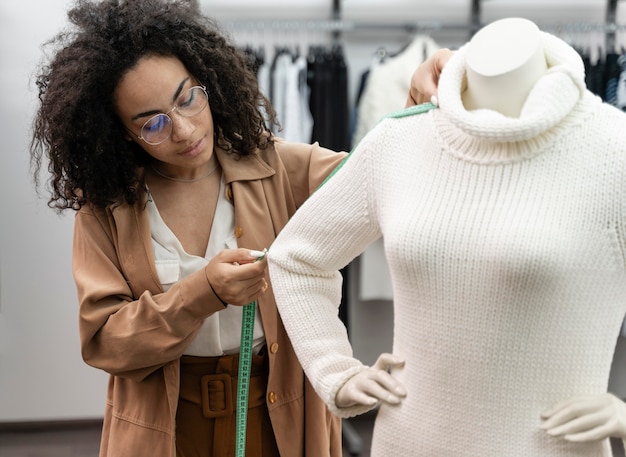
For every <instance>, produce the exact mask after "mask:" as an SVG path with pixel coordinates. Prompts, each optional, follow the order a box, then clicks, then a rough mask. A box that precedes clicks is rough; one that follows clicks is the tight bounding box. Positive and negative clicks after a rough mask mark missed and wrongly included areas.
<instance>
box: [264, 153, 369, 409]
mask: <svg viewBox="0 0 626 457" xmlns="http://www.w3.org/2000/svg"><path fill="white" fill-rule="evenodd" d="M369 152H370V150H369V146H368V142H367V141H364V142H363V143H362V145H361V146H360V147H359V148H358V149H357V150H355V151H354V152H353V153H352V154H351V155H350V156H349V158H348V159H347V160H345V161H344V163H343V164H342V166H341V167H340V168H339V169H337V170H336V172H335V173H334V174H333V175H332V177H331V178H330V179H329V180H328V181H327V182H326V183H325V184H324V185H322V187H320V188H319V189H318V190H317V191H315V192H314V193H313V195H312V196H311V197H309V199H308V200H307V201H306V202H305V203H304V204H303V205H302V207H301V208H300V209H299V210H298V211H297V212H296V214H295V215H294V216H293V217H292V219H291V220H290V222H289V223H288V224H287V226H286V227H285V228H284V229H283V230H282V232H281V233H280V234H279V236H278V237H277V239H276V241H275V242H274V243H273V245H272V247H271V248H270V254H269V256H268V259H269V260H268V262H269V271H270V275H271V279H272V284H273V290H274V294H275V297H276V303H277V305H278V309H279V312H280V313H281V316H282V319H283V322H284V325H285V328H286V329H287V332H288V334H289V337H290V340H291V342H292V344H293V346H294V349H295V351H296V354H297V356H298V358H299V359H300V362H301V364H302V366H303V368H304V370H305V372H306V374H307V376H308V378H309V379H310V380H311V382H312V385H313V386H314V388H315V390H316V391H317V393H318V395H320V397H321V398H322V399H323V400H324V401H325V402H326V404H327V405H328V406H329V408H330V410H331V411H332V412H333V413H334V414H336V415H339V416H342V417H350V416H354V415H357V414H361V413H363V412H365V411H367V410H369V409H371V408H370V407H360V406H359V407H351V408H345V409H341V408H338V407H337V406H336V405H335V396H336V393H337V391H338V389H339V388H340V387H341V386H342V385H343V384H344V383H345V382H346V380H347V379H349V378H350V377H351V376H353V375H355V374H356V373H358V372H360V371H362V370H364V369H365V368H366V367H365V366H364V365H363V364H362V363H361V362H360V361H358V360H357V359H355V358H353V355H352V348H351V346H350V343H349V340H348V337H347V333H346V329H345V326H344V324H343V323H342V321H341V320H340V319H339V317H338V313H337V309H338V306H339V304H340V300H341V281H342V279H341V275H340V273H339V272H338V270H339V269H341V268H343V267H344V266H345V265H347V264H348V263H349V262H350V261H352V260H353V259H354V258H355V257H356V256H357V255H359V254H360V253H361V252H362V251H363V250H364V249H365V248H366V247H367V246H368V245H369V244H370V243H371V242H373V241H374V240H376V239H377V238H379V237H380V229H379V227H378V224H377V222H376V219H375V217H374V214H373V211H372V209H371V208H373V207H374V205H373V203H372V202H371V201H369V199H370V192H369V191H368V179H367V177H368V157H367V156H368V154H369Z"/></svg>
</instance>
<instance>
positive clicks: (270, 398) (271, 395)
mask: <svg viewBox="0 0 626 457" xmlns="http://www.w3.org/2000/svg"><path fill="white" fill-rule="evenodd" d="M276 400H278V395H276V392H270V393H269V394H267V401H269V402H270V403H276Z"/></svg>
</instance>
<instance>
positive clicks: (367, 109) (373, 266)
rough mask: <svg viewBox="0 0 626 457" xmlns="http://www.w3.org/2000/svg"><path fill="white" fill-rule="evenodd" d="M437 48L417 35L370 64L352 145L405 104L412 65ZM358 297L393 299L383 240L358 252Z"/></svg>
mask: <svg viewBox="0 0 626 457" xmlns="http://www.w3.org/2000/svg"><path fill="white" fill-rule="evenodd" d="M437 49H439V45H437V43H436V42H435V41H434V40H433V39H432V38H431V37H429V36H426V35H419V36H417V37H415V38H414V39H413V40H412V42H411V43H410V44H409V46H408V47H407V48H406V49H404V50H403V51H402V52H400V53H399V54H398V55H396V56H393V57H387V58H386V59H385V61H384V62H381V63H376V64H373V66H372V67H371V68H370V73H369V75H368V77H367V80H366V82H365V87H364V88H363V93H362V95H361V98H360V100H359V106H358V107H357V113H358V114H357V123H356V127H355V131H354V135H353V137H352V144H355V145H356V144H357V143H358V142H360V141H361V139H362V138H363V136H365V134H366V133H367V132H369V131H370V130H372V128H374V126H375V125H376V124H377V123H378V122H379V121H380V120H381V119H382V118H383V117H384V116H386V115H387V114H389V113H391V112H393V111H397V110H399V109H402V108H403V107H404V105H405V104H406V98H407V94H408V93H409V88H410V86H411V76H412V75H413V72H414V71H415V67H416V66H417V65H419V64H420V63H422V62H423V61H424V60H425V59H426V58H428V57H430V55H431V54H432V53H433V52H435V51H436V50H437ZM359 298H360V299H361V300H392V299H393V291H392V287H391V281H390V280H389V267H388V266H387V259H386V258H385V256H384V252H383V241H382V240H379V241H376V242H375V243H374V244H373V245H372V246H371V247H369V248H368V249H367V250H366V251H365V252H363V254H362V255H361V258H360V262H359Z"/></svg>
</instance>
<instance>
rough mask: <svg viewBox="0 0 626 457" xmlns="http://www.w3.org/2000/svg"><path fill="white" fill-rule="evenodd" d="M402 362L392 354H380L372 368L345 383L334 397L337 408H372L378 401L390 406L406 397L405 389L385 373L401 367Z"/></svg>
mask: <svg viewBox="0 0 626 457" xmlns="http://www.w3.org/2000/svg"><path fill="white" fill-rule="evenodd" d="M403 365H404V360H402V359H401V358H399V357H397V356H394V355H393V354H381V355H380V356H379V357H378V360H376V363H375V364H374V366H372V367H370V368H368V369H366V370H365V371H362V372H360V373H358V374H356V375H354V376H353V377H351V378H350V379H348V381H346V383H345V384H344V385H343V386H341V388H340V389H339V391H338V392H337V396H336V397H335V402H336V404H337V406H338V407H339V408H347V407H348V406H354V405H369V406H374V405H375V404H376V403H378V402H379V401H384V402H387V403H390V404H392V405H395V404H398V403H400V399H401V397H406V389H405V388H404V386H403V385H402V384H400V383H399V382H398V381H397V380H396V379H395V378H393V377H392V376H391V375H390V374H389V372H388V371H387V370H388V369H389V368H393V367H401V366H403Z"/></svg>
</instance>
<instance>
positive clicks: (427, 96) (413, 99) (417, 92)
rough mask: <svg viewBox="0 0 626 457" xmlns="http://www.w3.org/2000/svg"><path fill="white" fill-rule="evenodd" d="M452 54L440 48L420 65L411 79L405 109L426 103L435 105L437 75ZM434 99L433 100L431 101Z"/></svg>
mask: <svg viewBox="0 0 626 457" xmlns="http://www.w3.org/2000/svg"><path fill="white" fill-rule="evenodd" d="M452 54H453V52H452V51H450V50H449V49H446V48H442V49H438V50H437V51H435V52H434V53H433V54H432V55H431V56H430V57H429V58H428V59H426V60H425V61H424V62H422V63H421V65H420V66H419V67H417V70H415V72H414V73H413V76H412V77H411V88H410V90H409V96H408V98H407V101H406V105H405V108H408V107H409V106H413V105H419V104H422V103H426V102H433V103H434V104H435V105H437V104H438V103H435V102H436V101H437V100H436V97H437V85H438V84H439V75H440V74H441V71H442V70H443V67H444V66H445V65H446V63H447V62H448V60H450V57H452ZM433 97H435V99H433Z"/></svg>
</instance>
